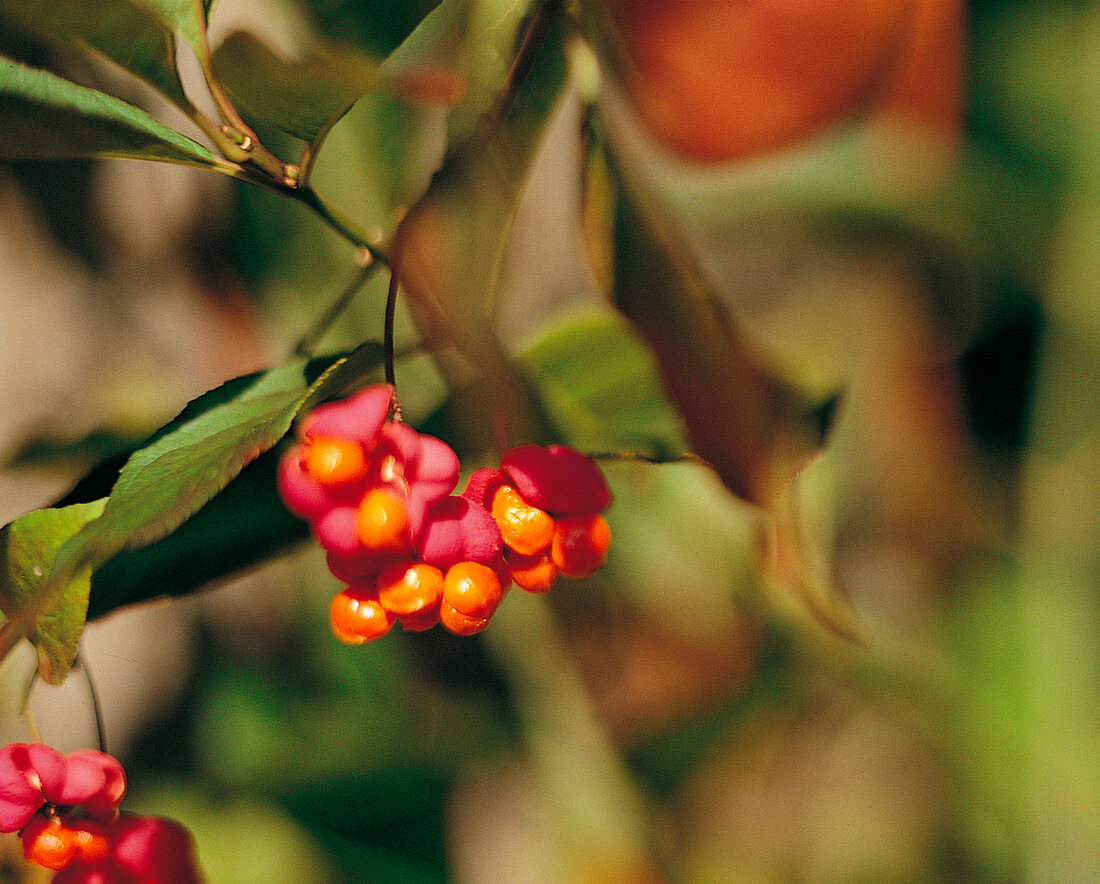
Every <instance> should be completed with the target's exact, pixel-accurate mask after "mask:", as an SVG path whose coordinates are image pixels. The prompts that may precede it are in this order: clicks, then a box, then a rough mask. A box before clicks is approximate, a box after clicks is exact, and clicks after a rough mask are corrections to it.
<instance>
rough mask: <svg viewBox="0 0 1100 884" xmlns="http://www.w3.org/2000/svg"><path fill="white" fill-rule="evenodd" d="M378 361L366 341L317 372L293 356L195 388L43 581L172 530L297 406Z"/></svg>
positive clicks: (265, 443)
mask: <svg viewBox="0 0 1100 884" xmlns="http://www.w3.org/2000/svg"><path fill="white" fill-rule="evenodd" d="M379 361H380V347H378V345H376V344H374V343H373V342H371V343H367V344H364V345H363V346H361V347H360V348H359V349H357V350H356V351H355V352H354V353H352V354H351V355H350V356H347V357H345V358H342V359H339V360H337V361H336V362H333V363H332V364H330V365H329V366H328V367H327V368H326V369H325V370H324V372H323V373H321V374H320V376H319V377H318V376H317V373H316V370H315V369H316V367H317V363H316V362H313V363H312V364H311V363H309V362H307V361H306V360H305V359H304V358H300V359H293V360H291V361H290V362H287V363H286V364H284V365H281V366H278V367H277V368H273V369H271V370H269V371H266V372H263V373H261V374H259V375H252V376H250V377H247V378H240V379H237V380H235V381H230V382H229V383H227V384H226V385H224V386H223V387H220V388H218V389H217V390H214V391H212V392H211V393H208V394H206V396H203V397H200V399H198V400H196V401H195V402H193V403H192V404H191V405H190V406H188V408H187V409H185V410H184V412H183V413H182V414H181V415H180V416H179V417H178V418H177V419H176V420H175V421H173V422H172V423H170V424H169V425H168V426H166V427H165V428H164V429H163V430H162V431H161V432H160V433H158V434H157V435H155V436H154V437H153V439H152V440H151V442H150V443H149V444H148V445H146V446H145V447H144V448H141V449H139V450H138V451H136V452H134V454H133V455H132V456H131V457H130V459H129V460H128V461H127V462H126V465H125V466H124V467H123V468H122V471H121V472H120V473H119V477H118V481H117V482H116V483H115V485H114V488H113V489H112V490H111V494H110V496H109V497H108V499H107V505H106V507H105V509H104V511H103V514H102V515H101V516H100V517H99V518H98V519H96V520H95V521H93V522H90V523H89V524H88V525H86V526H85V527H84V528H83V529H82V530H81V531H79V532H77V533H76V534H75V535H74V536H73V537H72V538H71V539H70V540H69V541H68V542H67V543H66V544H65V545H64V547H63V549H62V550H60V551H59V554H58V556H57V560H56V562H55V563H54V568H53V571H52V572H51V573H50V582H51V583H62V582H64V581H67V580H68V579H70V577H71V576H72V575H73V574H76V573H78V572H79V571H81V570H82V569H83V568H85V567H88V566H90V567H91V568H93V569H95V568H98V567H99V566H100V565H102V564H103V563H105V562H106V561H107V560H108V559H110V558H112V557H113V556H115V555H116V554H117V553H119V552H121V551H123V550H125V549H136V548H139V547H142V546H146V545H148V544H151V543H154V542H155V541H158V540H160V539H161V538H164V537H166V536H167V535H169V534H170V533H171V532H173V531H175V530H176V529H177V528H179V526H180V525H182V524H183V523H184V522H185V521H186V520H187V519H188V518H190V517H191V516H192V515H193V514H195V513H196V512H197V511H198V510H200V509H201V508H202V507H203V506H204V505H205V504H206V503H207V502H208V501H209V500H210V499H211V498H212V497H214V496H215V495H216V494H217V493H218V492H220V491H221V490H222V489H223V488H225V487H226V485H228V484H229V482H230V481H231V480H232V479H233V478H235V477H236V476H237V475H238V474H239V473H240V472H241V470H242V469H243V468H244V467H245V465H247V464H248V463H250V462H252V461H253V460H255V459H256V458H257V457H259V456H260V455H261V454H262V453H263V452H265V451H267V450H269V449H270V448H272V447H273V446H274V445H275V444H276V443H277V442H278V441H279V440H280V439H281V438H282V437H283V436H284V435H286V433H287V431H288V430H289V429H290V427H291V424H292V423H293V421H294V419H295V417H297V416H298V414H300V413H301V412H302V411H304V410H306V409H308V408H310V407H312V405H313V404H315V403H316V402H317V401H319V400H320V399H322V398H324V397H327V396H333V395H336V394H338V393H340V392H342V391H344V390H345V389H347V388H348V387H349V386H351V385H352V384H354V383H355V382H357V381H359V380H361V379H362V378H363V377H364V375H365V374H366V373H367V371H369V370H370V369H371V368H374V367H376V366H377V365H378V364H379ZM314 378H316V379H315V380H314ZM200 554H201V553H200Z"/></svg>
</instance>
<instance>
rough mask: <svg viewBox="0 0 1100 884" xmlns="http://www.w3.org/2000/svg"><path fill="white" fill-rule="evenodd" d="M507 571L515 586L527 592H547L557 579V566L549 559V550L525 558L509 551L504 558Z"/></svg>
mask: <svg viewBox="0 0 1100 884" xmlns="http://www.w3.org/2000/svg"><path fill="white" fill-rule="evenodd" d="M505 559H506V561H507V562H508V571H509V573H511V575H512V580H514V581H515V583H516V586H518V587H519V588H520V589H524V590H526V591H527V592H536V593H543V592H549V591H550V587H552V586H553V585H554V582H555V581H556V580H557V579H558V566H557V565H555V564H554V562H553V561H552V560H551V558H550V552H549V550H544V551H542V552H539V553H535V554H534V555H533V556H525V555H521V554H520V553H514V552H511V551H509V552H508V553H507V555H506V556H505Z"/></svg>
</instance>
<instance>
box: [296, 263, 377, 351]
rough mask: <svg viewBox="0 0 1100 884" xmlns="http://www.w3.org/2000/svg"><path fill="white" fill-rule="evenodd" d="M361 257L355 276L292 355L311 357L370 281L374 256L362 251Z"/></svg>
mask: <svg viewBox="0 0 1100 884" xmlns="http://www.w3.org/2000/svg"><path fill="white" fill-rule="evenodd" d="M362 255H363V257H362V258H361V261H360V266H359V269H358V270H357V271H356V273H355V276H353V277H352V278H351V280H350V281H349V282H348V284H347V285H346V286H344V288H343V289H342V290H341V291H340V294H338V295H337V296H336V299H335V300H334V301H333V302H332V303H331V304H330V305H329V307H328V309H327V310H325V312H324V313H322V314H321V315H320V317H318V319H317V321H316V322H315V323H314V324H313V326H312V327H311V328H310V329H309V331H307V332H306V333H305V334H304V335H302V337H301V339H300V340H299V341H298V343H297V344H296V345H295V346H294V353H295V355H296V356H307V357H308V356H313V355H314V353H315V352H316V348H317V345H318V344H319V343H320V341H321V338H323V337H324V336H325V334H326V333H327V332H328V330H329V329H330V328H332V324H333V323H334V322H335V321H336V319H337V317H339V315H340V314H341V313H343V312H344V309H345V308H346V307H347V306H348V304H349V303H351V299H352V298H354V297H355V295H356V293H357V292H358V291H359V289H361V288H362V287H363V286H364V285H365V284H366V282H367V280H368V279H370V277H371V275H372V274H373V273H374V271H375V270H376V269H377V267H378V265H377V264H376V263H375V261H374V256H373V255H371V253H370V252H369V251H367V250H366V249H364V250H363V251H362Z"/></svg>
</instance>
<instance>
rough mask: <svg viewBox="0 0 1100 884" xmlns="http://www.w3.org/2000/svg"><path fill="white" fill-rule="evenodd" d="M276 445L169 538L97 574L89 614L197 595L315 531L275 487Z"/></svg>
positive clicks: (119, 558) (133, 552) (117, 560)
mask: <svg viewBox="0 0 1100 884" xmlns="http://www.w3.org/2000/svg"><path fill="white" fill-rule="evenodd" d="M277 462H278V456H277V452H276V451H269V452H267V453H266V454H263V455H261V456H260V457H258V458H257V459H256V460H255V461H253V462H252V463H250V464H249V465H248V466H246V467H245V468H244V469H243V470H242V471H241V474H240V475H239V476H237V478H235V479H234V480H233V481H232V482H230V483H229V484H228V485H227V486H226V487H225V488H224V489H222V491H221V492H220V493H219V494H217V495H215V497H214V498H213V499H212V500H211V501H210V502H209V503H207V504H206V506H204V507H203V508H202V509H200V510H199V511H198V512H197V513H195V515H193V516H192V517H191V518H190V519H188V520H187V521H186V522H184V523H183V524H182V525H181V526H180V527H179V528H178V529H176V530H175V531H173V532H172V533H171V534H169V535H168V536H167V537H165V538H163V539H161V540H158V541H157V542H156V543H152V544H150V545H149V546H144V547H142V548H140V549H133V550H124V551H123V552H120V553H118V554H116V555H115V556H114V557H113V558H111V559H109V560H108V561H107V562H105V563H104V564H103V565H101V566H100V567H99V568H98V569H96V571H95V573H94V574H92V592H91V598H90V599H89V601H88V619H89V620H95V619H96V618H99V617H102V616H104V615H106V614H109V613H111V612H112V611H114V610H115V609H116V608H121V607H124V606H126V605H133V604H136V603H138V602H144V601H148V600H150V599H155V598H161V597H164V596H170V597H173V598H176V597H179V596H185V595H189V594H191V593H193V592H196V591H197V590H200V589H202V588H203V587H204V586H206V585H207V584H209V583H211V582H212V581H215V580H219V579H221V578H224V577H227V576H229V575H231V574H234V573H236V572H238V571H242V570H244V569H245V568H248V567H250V566H252V565H256V564H259V563H260V562H263V561H265V560H266V559H268V558H270V557H272V556H274V555H276V554H278V553H280V552H282V551H284V550H286V549H288V548H289V547H290V546H292V545H293V544H295V543H297V542H299V541H301V540H304V539H306V538H307V537H309V527H308V526H307V524H306V523H305V522H304V521H302V520H301V519H299V518H298V517H297V516H294V515H292V514H291V513H290V511H289V510H287V508H286V507H285V506H284V505H283V502H282V500H281V499H280V498H279V493H278V491H277V489H276V486H275V467H276V464H277Z"/></svg>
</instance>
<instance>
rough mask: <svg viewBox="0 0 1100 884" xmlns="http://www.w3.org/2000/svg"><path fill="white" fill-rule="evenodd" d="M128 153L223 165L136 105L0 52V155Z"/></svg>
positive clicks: (28, 157) (45, 156) (9, 157)
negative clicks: (33, 66)
mask: <svg viewBox="0 0 1100 884" xmlns="http://www.w3.org/2000/svg"><path fill="white" fill-rule="evenodd" d="M74 157H132V158H136V159H144V160H160V161H163V162H169V163H182V164H184V165H191V166H202V167H205V168H215V169H219V170H221V169H224V168H225V164H224V163H223V162H222V161H221V160H219V159H218V158H217V157H215V156H214V154H212V153H211V152H210V151H209V150H207V149H206V148H205V147H203V146H202V145H201V144H198V143H197V142H195V141H192V140H191V139H190V138H188V137H187V136H185V135H181V134H180V133H179V132H177V131H175V130H174V129H171V128H169V127H168V126H165V125H164V124H163V123H161V122H159V121H158V120H156V119H154V118H153V117H151V116H149V114H147V113H146V112H145V111H143V110H141V109H140V108H137V107H134V106H133V105H132V104H127V103H126V102H125V101H122V100H121V99H118V98H115V97H114V96H112V95H107V94H106V93H105V92H100V91H98V90H96V89H89V88H87V87H84V86H78V85H77V84H76V83H73V82H70V81H69V80H65V79H63V78H62V77H58V76H56V75H54V74H51V73H48V72H46V71H41V70H36V69H34V68H30V67H27V66H26V65H23V64H20V63H18V62H15V61H12V60H11V59H8V58H3V57H0V159H4V160H31V159H33V160H45V159H68V158H74Z"/></svg>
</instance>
